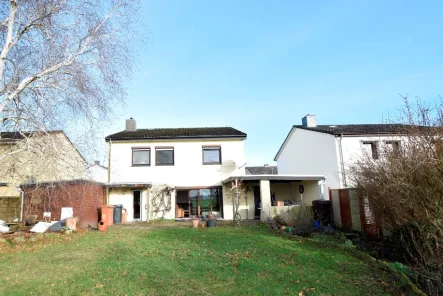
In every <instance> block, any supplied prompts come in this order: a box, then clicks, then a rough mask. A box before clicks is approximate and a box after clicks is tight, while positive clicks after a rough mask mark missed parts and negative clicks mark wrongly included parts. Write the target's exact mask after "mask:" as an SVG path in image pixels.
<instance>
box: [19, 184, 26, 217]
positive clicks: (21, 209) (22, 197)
mask: <svg viewBox="0 0 443 296" xmlns="http://www.w3.org/2000/svg"><path fill="white" fill-rule="evenodd" d="M18 188H19V191H20V197H21V200H22V202H21V206H20V220H19V221H20V222H23V203H24V202H25V192H24V191H23V189H22V188H21V187H18Z"/></svg>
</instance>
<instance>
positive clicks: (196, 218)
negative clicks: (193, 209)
mask: <svg viewBox="0 0 443 296" xmlns="http://www.w3.org/2000/svg"><path fill="white" fill-rule="evenodd" d="M199 221H200V219H198V217H197V216H194V217H192V226H194V228H197V227H198V223H199Z"/></svg>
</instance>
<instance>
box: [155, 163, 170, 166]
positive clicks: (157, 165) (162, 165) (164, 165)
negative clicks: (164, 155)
mask: <svg viewBox="0 0 443 296" xmlns="http://www.w3.org/2000/svg"><path fill="white" fill-rule="evenodd" d="M155 166H174V164H159V163H157V164H155Z"/></svg>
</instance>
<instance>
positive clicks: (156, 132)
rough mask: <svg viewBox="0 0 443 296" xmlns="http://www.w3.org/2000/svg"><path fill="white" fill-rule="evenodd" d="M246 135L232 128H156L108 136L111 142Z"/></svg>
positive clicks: (107, 139) (237, 136) (243, 136)
mask: <svg viewBox="0 0 443 296" xmlns="http://www.w3.org/2000/svg"><path fill="white" fill-rule="evenodd" d="M246 136H247V135H246V134H245V133H243V132H241V131H239V130H237V129H235V128H232V127H197V128H155V129H137V130H135V131H126V130H125V131H121V132H118V133H115V134H112V135H109V136H107V137H106V138H105V139H106V141H107V142H108V141H109V140H141V139H149V140H155V139H204V138H243V139H245V138H246Z"/></svg>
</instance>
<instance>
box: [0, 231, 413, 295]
mask: <svg viewBox="0 0 443 296" xmlns="http://www.w3.org/2000/svg"><path fill="white" fill-rule="evenodd" d="M179 225H180V226H184V225H188V224H185V223H183V222H182V223H181V224H179ZM0 257H1V260H0V295H30V294H32V295H43V294H53V295H109V294H115V295H383V294H386V295H389V294H395V295H399V294H401V293H404V294H412V293H411V292H410V290H409V286H408V285H407V284H406V283H405V281H404V280H398V276H394V275H393V274H392V273H391V272H390V271H389V269H386V268H384V267H383V266H382V265H380V264H378V263H377V262H375V261H372V260H368V259H365V258H364V257H360V256H357V257H355V256H354V255H353V254H352V252H348V251H346V250H345V249H343V248H337V247H333V246H331V245H328V244H324V243H319V242H314V241H310V240H305V239H294V238H288V237H281V236H279V235H276V234H275V233H272V232H270V231H269V230H267V229H265V228H263V227H247V226H245V227H236V228H234V227H228V226H225V227H217V228H213V229H208V228H206V229H194V228H190V227H180V228H176V227H158V228H157V227H139V226H132V227H131V226H114V227H111V228H110V229H109V231H108V232H106V233H100V232H98V231H86V232H81V233H77V234H71V235H50V236H48V237H44V238H41V239H40V240H38V241H36V242H32V243H31V242H30V243H26V244H23V243H22V244H20V245H13V244H9V243H1V244H0Z"/></svg>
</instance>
